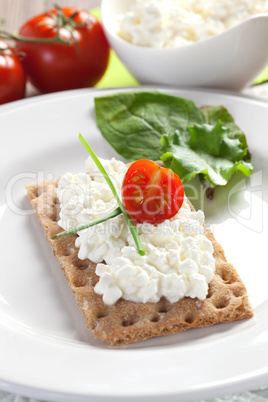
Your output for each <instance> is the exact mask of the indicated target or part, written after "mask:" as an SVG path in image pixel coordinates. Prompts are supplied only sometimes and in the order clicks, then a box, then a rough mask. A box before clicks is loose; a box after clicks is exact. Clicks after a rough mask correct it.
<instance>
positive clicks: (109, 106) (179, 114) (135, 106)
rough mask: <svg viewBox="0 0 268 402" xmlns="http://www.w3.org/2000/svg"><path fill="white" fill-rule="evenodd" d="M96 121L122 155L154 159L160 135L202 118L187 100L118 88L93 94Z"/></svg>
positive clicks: (158, 150)
mask: <svg viewBox="0 0 268 402" xmlns="http://www.w3.org/2000/svg"><path fill="white" fill-rule="evenodd" d="M95 113H96V119H97V125H98V127H99V129H100V131H101V133H102V135H103V136H104V138H106V140H107V141H108V142H109V143H110V145H111V146H112V147H113V148H114V149H115V150H116V151H117V152H118V153H119V154H120V155H121V156H123V157H124V158H125V159H127V160H129V161H134V160H137V159H142V158H145V159H151V160H157V159H159V158H160V156H161V155H162V153H161V150H160V148H161V144H160V138H161V137H162V136H163V135H164V134H166V133H168V132H174V131H175V130H180V132H186V131H187V126H189V125H192V124H194V123H200V124H202V123H203V122H204V116H203V112H202V111H201V110H200V109H199V108H198V107H197V106H196V105H195V103H194V102H193V101H191V100H188V99H184V98H178V97H176V96H172V95H167V94H164V93H161V92H156V91H133V92H121V93H116V94H112V95H108V96H102V97H98V98H95Z"/></svg>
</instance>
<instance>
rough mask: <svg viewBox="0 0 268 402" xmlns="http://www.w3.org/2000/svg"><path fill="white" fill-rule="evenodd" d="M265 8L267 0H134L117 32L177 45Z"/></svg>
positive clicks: (145, 42)
mask: <svg viewBox="0 0 268 402" xmlns="http://www.w3.org/2000/svg"><path fill="white" fill-rule="evenodd" d="M265 12H268V1H267V0H247V1H245V0H221V1H219V0H133V1H132V2H131V4H130V8H129V11H127V12H126V13H125V14H121V15H119V17H118V28H117V32H118V34H119V35H120V36H121V37H122V38H123V39H125V40H127V41H128V42H131V43H133V44H135V45H139V46H149V47H156V48H164V47H177V46H182V45H187V44H190V43H193V42H196V41H199V40H202V39H206V38H208V37H210V36H213V35H217V34H219V33H221V32H223V31H225V30H226V29H228V28H230V27H233V26H234V25H236V24H238V23H239V22H241V21H243V20H245V19H247V18H248V17H250V16H251V15H254V14H258V13H265Z"/></svg>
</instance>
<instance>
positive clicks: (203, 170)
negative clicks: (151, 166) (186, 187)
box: [160, 123, 253, 187]
mask: <svg viewBox="0 0 268 402" xmlns="http://www.w3.org/2000/svg"><path fill="white" fill-rule="evenodd" d="M220 126H221V124H220V123H218V124H217V125H215V126H208V125H203V127H202V126H197V125H195V126H193V127H189V129H190V131H192V133H191V132H190V134H189V137H188V139H186V140H185V136H184V135H182V134H181V133H180V132H179V131H178V130H177V131H176V132H175V133H173V134H168V135H164V136H163V137H162V138H161V140H160V142H161V144H162V152H163V155H162V157H161V160H162V161H163V162H164V163H165V164H166V165H167V166H168V167H169V168H170V169H172V170H173V171H174V172H175V173H177V174H178V175H179V176H180V178H181V180H182V182H187V181H190V180H192V179H193V178H194V177H195V176H196V175H197V174H202V175H203V176H204V177H203V179H204V178H205V179H206V180H207V181H208V182H209V183H210V185H211V187H215V186H225V185H226V184H227V182H228V181H229V180H230V178H231V177H232V176H233V175H234V174H235V172H237V171H241V172H242V173H243V174H245V175H246V176H250V174H251V171H252V169H253V166H252V165H251V164H250V163H248V162H245V161H244V160H242V159H240V160H239V159H237V157H236V156H237V155H239V153H241V150H240V146H238V145H237V140H236V139H235V140H233V149H232V141H231V139H229V138H228V137H227V132H228V130H227V129H226V128H225V127H221V129H220ZM212 133H213V134H214V136H217V137H219V138H218V139H216V138H212ZM226 138H227V145H226V142H224V141H223V139H226ZM228 147H229V148H230V150H231V155H232V157H230V155H229V154H228V152H227V148H228Z"/></svg>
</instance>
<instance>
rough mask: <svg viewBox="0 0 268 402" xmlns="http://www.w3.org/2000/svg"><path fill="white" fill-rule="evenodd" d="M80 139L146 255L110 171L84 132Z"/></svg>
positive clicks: (138, 245) (143, 253)
mask: <svg viewBox="0 0 268 402" xmlns="http://www.w3.org/2000/svg"><path fill="white" fill-rule="evenodd" d="M79 140H80V141H81V143H82V144H83V145H84V147H85V148H86V150H87V152H88V153H89V155H90V156H91V158H92V159H93V161H94V162H95V164H96V165H97V167H98V169H99V170H100V172H101V174H102V175H103V177H104V178H105V180H106V182H107V184H108V186H109V187H110V189H111V191H112V193H113V195H114V198H115V199H116V201H117V203H118V205H119V208H120V209H121V211H122V214H123V215H124V218H125V220H126V222H127V224H128V227H129V229H130V232H131V234H132V236H133V239H134V241H135V244H136V247H137V250H138V253H139V254H140V255H145V252H144V250H143V247H142V244H141V239H140V236H139V235H138V232H137V230H136V227H135V225H134V223H133V221H132V220H131V218H130V217H129V215H128V213H127V211H126V210H125V207H124V205H123V203H122V201H121V200H120V198H119V196H118V194H117V192H116V189H115V187H114V185H113V183H112V181H111V179H110V177H109V176H108V173H107V172H106V170H105V169H104V167H103V166H102V163H101V162H100V160H99V158H98V157H97V155H96V154H95V152H94V151H93V149H92V148H91V147H90V145H89V144H88V143H87V141H86V140H85V138H84V137H83V136H82V134H79Z"/></svg>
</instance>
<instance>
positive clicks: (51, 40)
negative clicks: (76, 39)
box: [0, 30, 73, 46]
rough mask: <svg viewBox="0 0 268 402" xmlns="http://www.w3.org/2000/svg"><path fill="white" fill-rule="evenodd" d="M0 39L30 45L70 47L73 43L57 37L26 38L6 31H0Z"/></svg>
mask: <svg viewBox="0 0 268 402" xmlns="http://www.w3.org/2000/svg"><path fill="white" fill-rule="evenodd" d="M0 38H2V39H12V40H16V41H19V42H30V43H62V44H64V45H69V46H72V45H73V42H72V41H70V40H67V39H62V38H61V37H60V36H59V35H57V36H55V37H53V38H28V37H26V36H21V35H19V34H17V33H13V34H12V33H10V32H7V31H3V30H0Z"/></svg>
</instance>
